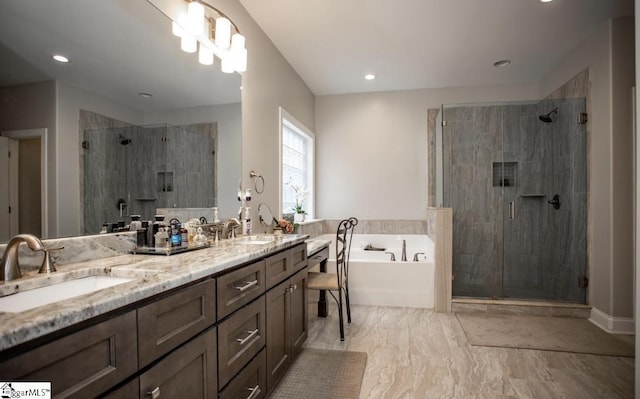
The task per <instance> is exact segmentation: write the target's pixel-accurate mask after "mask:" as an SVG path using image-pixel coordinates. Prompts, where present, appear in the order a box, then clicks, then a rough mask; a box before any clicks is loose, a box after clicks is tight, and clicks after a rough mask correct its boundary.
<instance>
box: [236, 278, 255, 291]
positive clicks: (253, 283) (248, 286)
mask: <svg viewBox="0 0 640 399" xmlns="http://www.w3.org/2000/svg"><path fill="white" fill-rule="evenodd" d="M254 285H258V280H253V281H249V282H247V283H246V284H245V285H243V286H242V287H234V288H235V289H237V290H238V291H240V292H242V291H245V290H247V289H249V288H251V287H253V286H254Z"/></svg>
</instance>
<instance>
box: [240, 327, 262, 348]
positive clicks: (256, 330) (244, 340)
mask: <svg viewBox="0 0 640 399" xmlns="http://www.w3.org/2000/svg"><path fill="white" fill-rule="evenodd" d="M247 332H248V333H249V335H248V336H247V337H246V338H237V339H236V341H238V342H239V343H240V345H244V344H245V343H246V342H247V341H249V340H250V339H251V338H253V337H255V336H256V335H258V332H259V330H258V329H257V328H256V329H255V330H253V331H247Z"/></svg>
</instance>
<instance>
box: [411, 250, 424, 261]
mask: <svg viewBox="0 0 640 399" xmlns="http://www.w3.org/2000/svg"><path fill="white" fill-rule="evenodd" d="M418 255H424V252H416V253H415V254H413V261H414V262H417V261H419V260H420V259H418Z"/></svg>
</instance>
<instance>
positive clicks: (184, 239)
mask: <svg viewBox="0 0 640 399" xmlns="http://www.w3.org/2000/svg"><path fill="white" fill-rule="evenodd" d="M191 241H193V236H191ZM180 246H181V247H183V248H186V247H188V246H189V231H188V230H187V228H186V227H185V226H184V223H182V224H181V225H180Z"/></svg>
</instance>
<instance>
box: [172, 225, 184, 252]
mask: <svg viewBox="0 0 640 399" xmlns="http://www.w3.org/2000/svg"><path fill="white" fill-rule="evenodd" d="M178 226H179V225H178V224H172V225H171V248H176V247H179V246H181V245H182V235H181V234H180V228H179V227H178Z"/></svg>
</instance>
